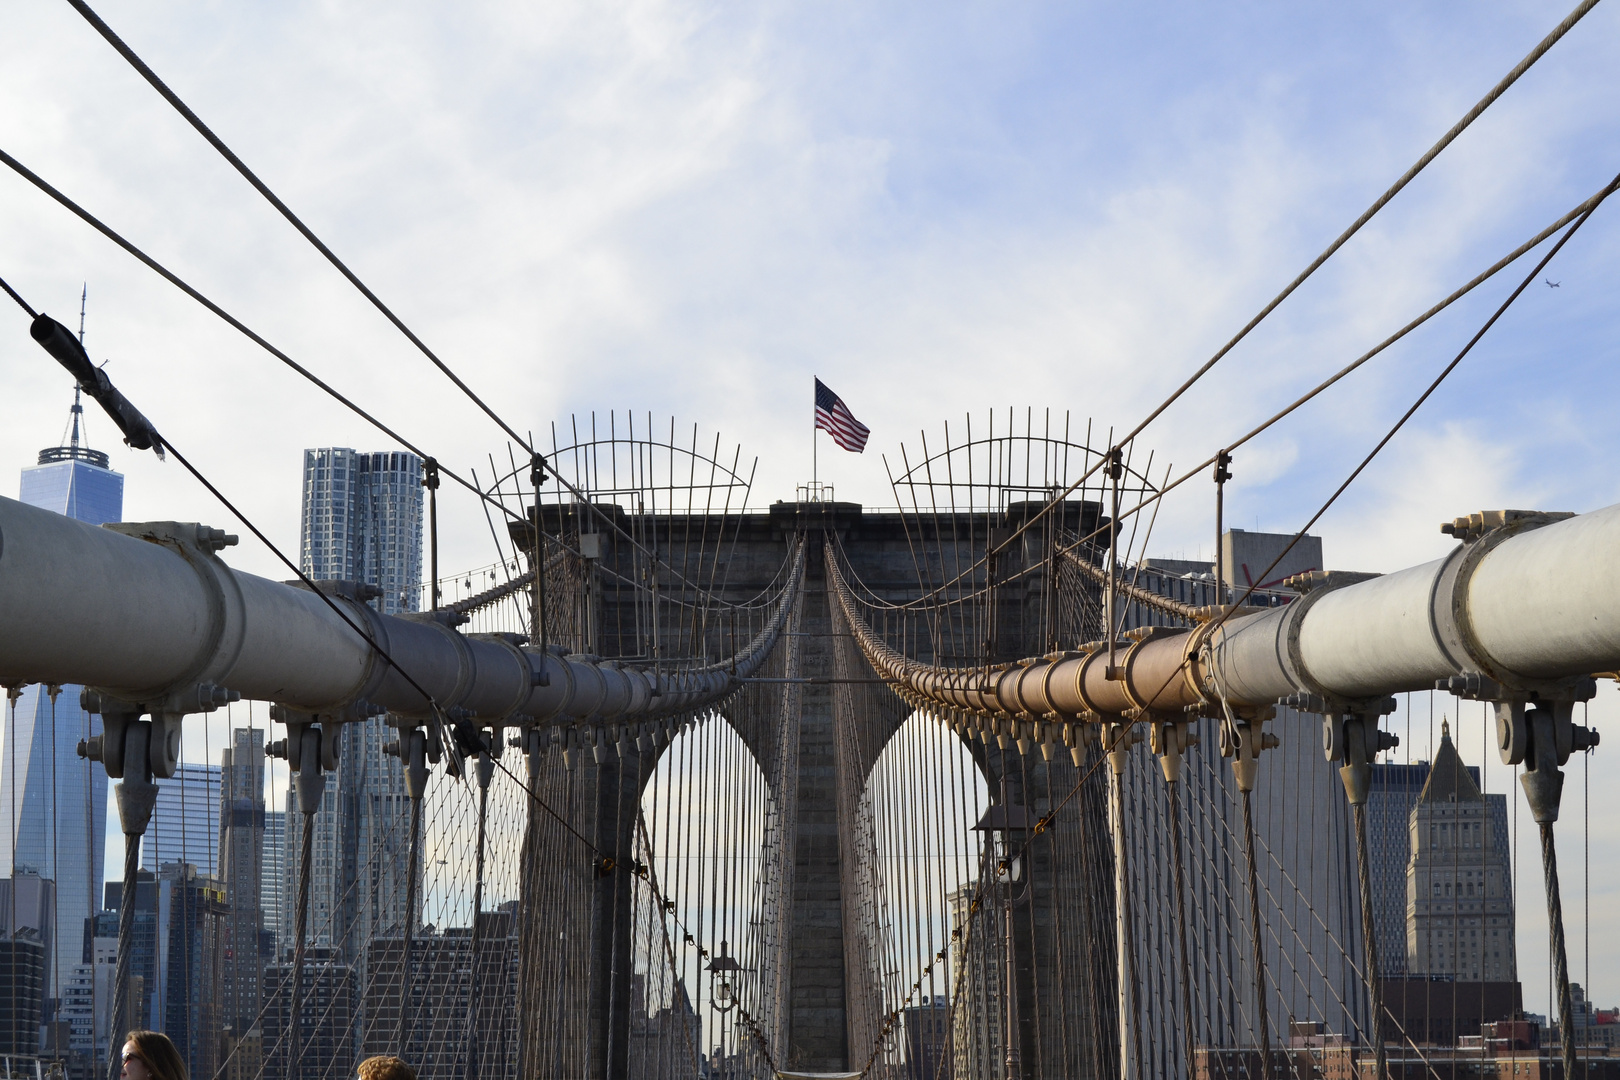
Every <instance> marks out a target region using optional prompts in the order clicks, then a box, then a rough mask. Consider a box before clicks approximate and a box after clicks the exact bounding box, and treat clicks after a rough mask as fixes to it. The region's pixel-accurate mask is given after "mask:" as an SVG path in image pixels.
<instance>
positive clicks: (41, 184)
mask: <svg viewBox="0 0 1620 1080" xmlns="http://www.w3.org/2000/svg"><path fill="white" fill-rule="evenodd" d="M0 162H3V163H5V164H6V165H7V166H8V167H10V168H11V170H12V171H13V172H15V173H16V174H17V175H18V176H21V177H22V178H23V179H24V180H27V181H28V182H29V183H31V184H33V185H34V186H35V187H36V188H38V189H39V190H40V191H42V192H44V193H45V194H46V195H49V196H50V197H51V198H52V199H55V200H56V201H57V202H58V203H60V204H61V205H62V206H63V207H64V208H65V209H67V210H68V211H70V212H71V213H72V214H73V215H74V216H76V217H78V218H79V219H80V220H81V221H83V222H84V223H85V224H87V225H89V226H90V227H91V228H93V229H95V230H96V231H97V232H99V233H101V235H103V236H105V237H106V238H107V239H109V240H111V241H112V242H113V243H115V244H117V245H118V246H119V247H121V248H123V249H124V250H125V251H127V252H128V253H129V254H130V255H132V256H134V257H135V259H136V260H137V261H138V262H140V263H141V264H143V265H144V266H145V267H146V268H147V269H149V270H151V271H152V272H153V273H155V274H157V275H158V276H159V277H161V278H163V280H165V281H167V282H168V283H169V284H171V285H173V286H174V287H175V288H177V289H179V290H180V291H181V292H183V293H185V294H186V295H187V296H189V297H191V298H192V299H193V300H195V301H197V303H199V304H201V305H202V306H203V307H205V308H207V309H208V310H209V311H210V312H212V313H213V314H214V315H216V316H218V317H219V318H220V319H221V320H223V321H224V322H225V323H226V325H228V326H230V327H231V328H232V329H234V330H236V331H237V332H239V333H240V334H242V335H243V336H244V337H246V338H247V339H248V340H249V341H251V342H253V343H254V344H255V345H257V346H259V347H260V348H261V349H263V350H264V351H265V352H267V353H269V354H270V355H271V356H273V357H275V358H276V359H277V360H280V361H281V362H282V363H283V364H286V365H287V366H288V367H290V368H292V370H294V371H296V372H297V373H298V374H300V375H302V376H303V377H304V378H305V379H308V380H309V381H310V382H311V383H313V384H314V385H315V386H316V387H317V388H319V389H320V390H322V391H324V392H325V393H326V394H327V395H328V396H330V397H331V398H332V399H333V400H335V401H337V402H338V403H339V404H341V405H343V406H344V407H345V408H347V409H348V410H349V411H350V412H352V413H354V414H355V415H356V416H358V417H360V419H362V420H364V421H365V422H366V423H368V424H370V425H371V426H372V427H374V428H376V429H377V430H378V431H380V432H382V433H383V434H384V435H386V436H388V437H389V438H390V439H393V440H394V441H395V442H397V443H398V444H399V445H400V446H403V447H404V448H405V449H407V450H409V451H410V452H411V453H413V454H415V455H416V456H417V457H420V458H427V457H430V456H431V455H429V454H427V453H425V452H424V451H423V450H422V449H421V447H419V446H417V445H416V444H414V443H412V442H411V440H409V439H407V438H406V437H405V436H403V435H401V434H400V433H399V432H397V431H395V430H394V429H393V428H391V427H389V426H388V425H387V424H385V423H383V422H382V421H381V420H379V419H377V418H376V417H375V416H373V415H372V414H371V413H369V412H367V411H366V410H365V409H364V408H362V407H361V406H360V405H359V404H358V403H357V402H355V401H354V400H353V399H352V398H350V397H348V396H347V395H345V394H344V393H343V392H342V391H340V390H338V389H337V388H336V387H334V386H332V385H331V384H330V383H328V382H326V381H325V380H324V379H322V378H321V377H320V376H319V375H316V374H315V373H314V372H313V371H311V370H309V369H308V368H307V367H305V366H304V365H302V364H300V363H299V362H298V361H296V360H294V359H293V358H292V357H290V356H288V355H287V354H286V353H284V352H282V351H281V350H280V349H278V348H276V347H275V346H274V345H272V344H270V342H268V341H266V340H265V339H264V338H263V337H262V336H260V335H259V334H258V333H257V332H255V331H254V330H253V329H252V328H250V327H249V326H247V325H246V324H245V323H243V322H242V321H241V320H240V319H238V318H237V317H236V316H234V315H232V314H231V313H230V312H228V311H226V310H225V309H224V308H222V307H220V306H219V305H218V304H216V303H214V302H213V301H212V300H210V299H209V298H208V297H206V296H204V295H203V294H202V293H200V292H198V291H197V290H196V289H194V288H192V287H191V286H190V285H189V284H187V283H186V282H185V281H184V280H182V279H181V278H180V277H179V276H178V275H176V274H174V273H173V272H171V271H170V270H169V269H168V268H167V267H165V266H164V265H163V264H162V263H160V262H158V261H157V260H156V259H154V258H152V257H151V256H150V255H148V254H147V253H146V252H144V251H142V250H141V249H140V248H138V247H136V246H135V245H134V244H132V243H131V242H130V241H128V240H126V239H124V237H123V236H121V235H119V234H118V233H117V232H115V231H113V229H112V228H110V227H109V226H108V225H106V224H105V223H104V222H102V221H101V219H100V218H98V217H96V216H95V215H94V214H92V213H90V211H88V210H86V209H85V208H84V207H82V206H80V205H79V204H78V203H76V202H74V201H73V200H72V199H70V198H69V197H68V196H67V195H65V194H63V193H62V192H61V191H59V190H57V188H56V187H54V186H53V185H52V184H51V183H50V182H49V181H48V180H46V179H44V178H43V177H41V176H40V175H39V174H38V173H35V172H34V171H33V170H32V169H30V168H29V167H28V166H26V165H24V164H23V163H22V162H20V161H18V160H17V159H16V158H14V157H12V156H11V155H10V154H8V153H6V152H5V151H4V150H0ZM6 291H7V292H11V289H10V287H9V286H8V287H7V289H6ZM12 295H13V296H14V297H15V296H16V294H15V293H12ZM17 302H18V303H22V300H21V298H18V300H17ZM24 307H25V308H26V307H27V305H26V304H25V305H24ZM30 311H31V309H30ZM439 471H440V472H441V473H443V474H444V475H445V476H448V477H449V478H450V479H452V480H454V481H455V482H456V483H458V484H460V485H461V486H462V487H464V488H466V489H467V490H468V491H471V492H472V493H473V494H475V495H477V496H478V497H479V498H481V499H483V500H484V501H486V502H490V503H491V504H492V505H495V506H497V507H499V508H500V510H501V511H502V512H503V513H504V514H506V515H507V516H508V517H511V518H514V519H518V518H519V515H518V514H516V513H515V512H514V511H512V510H510V509H508V508H506V507H505V506H501V504H499V503H497V502H494V501H493V500H492V499H491V498H490V496H489V495H487V494H485V493H484V492H483V491H482V490H481V489H480V488H479V487H478V486H477V485H476V484H474V483H472V482H471V481H469V480H467V479H466V478H465V477H463V476H461V475H460V474H459V473H457V472H455V471H454V470H452V469H450V468H449V467H448V466H445V465H443V464H441V465H440V466H439Z"/></svg>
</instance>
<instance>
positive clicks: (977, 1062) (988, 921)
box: [945, 881, 1007, 1076]
mask: <svg viewBox="0 0 1620 1080" xmlns="http://www.w3.org/2000/svg"><path fill="white" fill-rule="evenodd" d="M978 891H979V883H978V882H977V881H968V882H966V883H964V884H963V885H962V887H961V888H959V889H956V890H955V891H953V892H951V893H948V894H947V895H946V898H945V899H946V902H947V903H949V904H950V908H951V930H952V931H953V934H952V937H951V952H950V969H949V970H951V971H953V972H957V973H959V974H958V975H957V976H956V982H955V986H954V988H953V989H954V990H955V993H956V997H957V1002H956V1010H955V1012H954V1013H953V1014H952V1016H951V1031H950V1032H949V1033H947V1035H946V1039H947V1040H948V1045H949V1046H950V1053H951V1075H953V1076H994V1075H997V1069H998V1066H999V1065H1000V1063H1001V1060H1002V1055H1003V1053H1004V1052H1005V1051H1004V1050H1003V1048H1002V1047H1003V1044H1002V1035H1001V1032H1002V1028H1003V1026H1004V1025H1003V1021H1004V1019H1005V1018H1006V1006H1005V1005H1004V1004H1003V1000H1004V997H1003V996H1004V995H1005V993H1006V989H1007V977H1006V972H1005V969H1004V967H1003V966H1002V964H1001V963H1000V962H998V950H999V942H1000V941H1001V937H1002V917H1001V905H1000V904H998V903H995V902H994V898H993V897H992V898H991V902H990V903H985V904H981V905H980V906H979V907H978V909H977V910H975V909H974V907H973V900H974V898H975V896H976V895H977V893H978ZM957 931H960V933H956V932H957Z"/></svg>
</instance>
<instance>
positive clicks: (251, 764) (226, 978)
mask: <svg viewBox="0 0 1620 1080" xmlns="http://www.w3.org/2000/svg"><path fill="white" fill-rule="evenodd" d="M220 771H221V784H220V815H219V821H220V836H219V868H220V877H221V879H222V882H221V883H222V885H223V886H224V890H225V903H226V907H227V908H228V909H229V914H227V915H226V917H225V941H224V955H223V956H222V957H221V958H220V960H221V963H220V973H221V976H222V979H223V982H224V987H223V989H224V994H223V1002H222V1005H223V1023H225V1024H226V1025H228V1026H229V1027H230V1028H231V1030H232V1032H233V1033H234V1034H235V1035H236V1036H238V1037H240V1036H241V1035H243V1034H244V1033H245V1032H247V1031H248V1030H249V1029H250V1028H252V1027H253V1026H254V1022H255V1021H256V1020H257V1018H258V1015H259V997H260V994H261V992H262V991H263V988H264V965H263V963H262V962H261V961H260V957H259V932H260V930H261V929H262V928H263V925H264V924H263V919H262V916H261V903H262V901H261V899H260V896H259V886H260V882H261V880H262V878H263V872H264V867H263V862H264V846H265V845H264V742H263V740H262V739H261V738H260V736H259V733H258V732H257V731H255V730H254V729H253V728H251V727H245V728H237V729H236V730H234V731H232V732H231V745H230V748H229V749H227V750H226V751H225V755H224V758H223V760H222V762H221V767H220Z"/></svg>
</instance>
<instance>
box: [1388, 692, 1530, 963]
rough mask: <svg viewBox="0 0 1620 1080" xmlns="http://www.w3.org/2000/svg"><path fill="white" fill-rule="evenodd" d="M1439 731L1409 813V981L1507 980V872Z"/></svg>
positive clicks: (1486, 811) (1482, 799) (1510, 947)
mask: <svg viewBox="0 0 1620 1080" xmlns="http://www.w3.org/2000/svg"><path fill="white" fill-rule="evenodd" d="M1501 798H1502V796H1500V795H1491V796H1486V795H1484V794H1483V793H1481V791H1480V789H1479V785H1478V784H1476V783H1475V782H1474V778H1473V777H1472V776H1471V775H1470V773H1469V770H1468V768H1467V767H1465V766H1464V765H1463V762H1462V758H1461V757H1460V756H1459V755H1458V753H1457V748H1456V746H1455V745H1453V743H1452V741H1451V725H1450V724H1449V723H1444V722H1443V723H1442V724H1441V726H1440V748H1439V750H1438V752H1437V753H1436V754H1435V757H1434V763H1433V765H1432V766H1431V767H1430V769H1429V778H1428V782H1427V783H1426V784H1425V785H1424V787H1423V793H1422V794H1421V795H1419V796H1418V801H1417V805H1416V807H1414V808H1413V810H1412V833H1411V837H1412V847H1411V850H1412V858H1411V861H1410V862H1409V863H1408V864H1407V868H1406V963H1407V971H1408V972H1409V973H1410V974H1411V975H1413V976H1430V977H1435V976H1439V977H1444V978H1449V979H1453V980H1457V981H1462V982H1513V981H1516V980H1517V979H1518V967H1517V964H1516V962H1515V959H1514V934H1513V891H1512V868H1511V866H1510V865H1509V863H1508V860H1507V859H1506V858H1505V857H1504V856H1503V849H1502V845H1501V844H1499V843H1498V842H1497V838H1496V837H1495V835H1494V831H1495V830H1496V828H1498V827H1499V826H1498V825H1497V823H1496V819H1497V815H1495V814H1493V813H1491V807H1490V800H1498V799H1501Z"/></svg>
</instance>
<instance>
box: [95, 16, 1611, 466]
mask: <svg viewBox="0 0 1620 1080" xmlns="http://www.w3.org/2000/svg"><path fill="white" fill-rule="evenodd" d="M1590 2H1592V3H1595V2H1596V0H1590ZM68 3H69V4H71V5H72V6H73V8H74V10H75V11H77V12H78V13H79V14H80V15H82V16H84V19H85V21H86V22H88V23H89V24H90V25H91V26H93V27H94V28H95V29H96V32H97V33H99V34H100V35H101V36H102V37H104V38H106V39H107V43H108V44H109V45H111V46H112V47H113V48H114V49H116V50H117V51H118V54H119V55H120V56H122V57H123V58H124V59H125V60H127V61H129V64H130V66H131V67H133V68H134V69H135V70H136V71H138V72H140V73H141V77H142V78H144V79H145V80H146V81H147V82H149V83H151V84H152V88H153V89H154V90H156V91H157V92H158V93H159V94H161V95H162V96H163V99H164V100H165V101H167V102H168V103H169V104H170V105H173V106H174V108H175V110H176V111H177V112H179V113H180V115H181V116H183V117H185V118H186V120H187V121H188V122H189V123H190V124H191V126H192V127H194V128H196V129H197V132H198V134H200V135H201V136H202V137H203V138H205V139H207V140H208V142H209V144H210V145H212V146H213V148H214V149H215V150H218V151H219V152H220V154H221V155H222V156H224V158H225V160H226V161H229V162H230V163H231V165H232V166H234V167H235V169H236V171H237V172H239V173H241V174H242V177H243V179H245V180H246V181H247V182H248V183H250V184H252V185H253V187H254V189H255V190H257V191H258V193H259V194H260V195H263V196H264V197H265V199H267V200H268V201H269V203H270V205H271V206H274V207H275V208H276V209H277V210H278V211H280V213H281V216H282V217H284V218H286V219H287V220H288V222H290V223H291V224H292V226H293V228H295V229H297V230H298V231H299V232H300V233H301V234H302V235H303V237H304V239H306V240H308V241H309V242H310V243H311V244H313V245H315V249H316V250H317V251H319V252H320V253H321V254H322V255H324V256H326V260H327V261H328V262H330V263H331V264H332V265H333V266H335V267H336V268H337V270H338V272H339V273H341V274H342V275H343V276H344V277H346V278H348V279H349V283H350V284H351V285H353V286H354V287H355V288H356V289H359V290H360V293H361V295H362V296H364V297H365V298H366V299H367V300H369V301H371V304H372V306H373V307H375V308H376V309H377V310H378V311H380V312H382V314H383V317H384V318H386V319H387V320H388V321H389V322H391V323H393V324H394V327H395V328H396V329H398V330H399V332H400V333H402V334H404V335H405V336H406V338H408V339H409V340H410V342H411V344H412V345H415V346H416V347H417V349H418V350H420V351H421V353H422V355H423V356H425V357H427V358H428V359H429V360H430V361H432V362H433V366H434V367H436V368H438V369H439V370H440V371H442V372H444V374H445V377H446V378H448V379H449V380H450V381H451V382H453V383H455V384H456V386H457V388H458V389H460V390H461V392H462V393H464V394H466V395H467V397H468V398H469V399H471V400H472V402H473V404H475V405H477V406H478V407H479V408H480V409H482V410H483V412H484V414H485V415H486V416H488V417H489V418H490V419H491V420H493V421H495V423H496V425H497V426H498V427H499V428H500V429H501V430H502V431H504V432H506V434H507V437H508V438H510V439H511V440H512V441H513V442H515V443H517V444H518V445H519V446H521V447H523V448H524V449H525V450H527V451H529V453H530V454H533V453H534V449H533V447H531V446H530V445H529V444H528V441H527V440H525V439H524V438H523V436H521V435H519V434H518V433H517V431H516V430H514V429H513V428H512V426H511V425H510V424H508V423H507V422H506V421H505V420H502V419H501V417H500V416H499V415H498V414H497V413H496V412H495V410H494V409H492V408H490V407H489V405H488V404H487V403H485V401H484V399H483V398H481V397H479V396H478V394H477V393H475V392H474V391H473V389H472V387H470V386H468V385H467V384H466V382H464V381H463V380H462V378H461V376H459V375H457V374H456V373H455V372H454V371H452V370H450V366H449V365H448V364H446V363H445V362H444V361H443V360H440V359H439V357H438V355H437V354H435V353H434V351H433V350H432V349H430V348H428V347H427V344H426V343H425V342H424V341H423V340H422V339H421V338H419V337H417V336H416V334H415V333H414V332H413V331H412V330H411V328H410V327H408V326H406V325H405V323H404V321H403V320H402V319H400V317H399V316H398V315H395V314H394V312H393V309H391V308H390V307H389V306H388V305H387V304H385V303H383V302H382V300H381V299H380V298H379V297H378V296H377V294H376V293H374V292H372V291H371V289H370V288H368V287H367V286H366V283H365V282H363V281H361V280H360V278H359V276H357V275H356V274H355V272H354V271H353V270H350V269H349V267H348V265H347V264H346V263H344V262H343V260H342V259H340V258H338V257H337V255H336V254H335V253H333V251H332V249H331V248H329V247H327V246H326V244H325V243H323V242H322V241H321V238H320V237H318V236H316V235H315V233H314V232H313V231H312V230H311V229H310V227H309V226H308V225H305V224H304V222H303V220H302V219H301V218H299V216H298V215H297V214H295V213H293V212H292V210H291V208H289V207H288V206H287V204H286V203H284V202H282V201H281V199H280V198H279V197H277V195H276V193H275V192H273V191H271V190H270V188H269V186H268V185H267V184H265V182H264V181H263V180H260V179H259V177H258V176H257V174H255V173H254V172H253V170H252V169H249V168H248V167H247V165H246V164H245V163H244V162H243V161H242V159H241V158H239V157H237V156H236V154H235V153H234V152H233V151H232V150H231V148H230V147H228V146H226V145H225V142H224V140H222V139H221V138H220V137H219V136H218V135H215V134H214V132H213V131H212V129H210V128H209V127H208V125H207V124H205V123H203V122H202V119H201V118H200V117H199V116H198V115H197V114H196V113H194V112H192V111H191V109H190V107H189V106H187V105H186V103H185V102H184V101H181V100H180V96H179V95H178V94H176V93H175V92H174V91H173V90H171V89H169V86H168V84H167V83H165V82H164V81H163V80H162V79H160V78H158V75H157V72H155V71H153V70H152V69H151V68H150V67H149V66H147V64H146V61H144V60H142V59H141V58H140V57H139V56H137V55H136V53H135V50H134V49H131V48H130V47H129V45H127V44H126V43H125V42H124V40H123V39H122V38H120V37H119V36H118V35H117V34H116V33H114V32H113V29H112V27H110V26H108V25H107V24H106V22H104V21H103V20H102V18H101V16H99V15H97V14H96V13H95V12H94V11H92V10H91V9H90V5H89V4H86V3H85V2H84V0H68Z"/></svg>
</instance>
